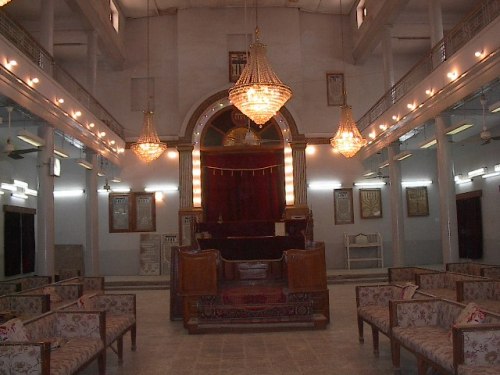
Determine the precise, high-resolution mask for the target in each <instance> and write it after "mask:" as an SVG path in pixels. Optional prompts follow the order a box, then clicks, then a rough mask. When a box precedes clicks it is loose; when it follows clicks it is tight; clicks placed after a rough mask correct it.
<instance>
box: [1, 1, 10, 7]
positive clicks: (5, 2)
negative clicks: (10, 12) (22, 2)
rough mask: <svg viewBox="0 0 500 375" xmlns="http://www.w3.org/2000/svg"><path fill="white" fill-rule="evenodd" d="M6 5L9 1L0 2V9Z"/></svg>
mask: <svg viewBox="0 0 500 375" xmlns="http://www.w3.org/2000/svg"><path fill="white" fill-rule="evenodd" d="M7 3H10V0H0V7H3V6H4V5H5V4H7Z"/></svg>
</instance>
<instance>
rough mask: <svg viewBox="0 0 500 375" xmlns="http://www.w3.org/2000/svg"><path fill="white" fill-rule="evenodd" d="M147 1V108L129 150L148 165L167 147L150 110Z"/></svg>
mask: <svg viewBox="0 0 500 375" xmlns="http://www.w3.org/2000/svg"><path fill="white" fill-rule="evenodd" d="M146 1H147V13H148V14H147V17H148V19H147V23H146V25H147V30H146V38H147V40H146V49H147V52H146V59H147V88H146V90H147V94H146V95H147V107H148V109H147V110H146V111H144V120H143V124H142V131H141V135H140V136H139V139H138V140H137V142H136V143H134V144H132V146H130V148H131V149H132V151H134V152H135V153H136V155H137V156H139V158H141V159H142V160H144V161H145V162H146V163H150V162H152V161H153V160H156V159H158V158H159V157H160V155H161V154H163V152H164V151H165V150H166V149H167V145H166V144H165V143H163V142H161V141H160V138H158V134H157V133H156V129H155V125H154V123H153V111H151V110H150V104H151V100H153V98H152V96H150V95H149V94H150V87H149V84H150V82H149V81H150V75H149V17H150V16H149V0H146Z"/></svg>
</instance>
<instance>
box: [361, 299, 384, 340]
mask: <svg viewBox="0 0 500 375" xmlns="http://www.w3.org/2000/svg"><path fill="white" fill-rule="evenodd" d="M358 315H359V316H360V317H361V318H363V320H365V321H366V322H368V323H371V324H373V325H374V326H376V327H377V328H378V329H379V330H380V331H381V332H383V333H385V334H386V335H388V334H389V326H390V322H389V308H388V307H387V306H377V305H368V306H363V307H359V308H358Z"/></svg>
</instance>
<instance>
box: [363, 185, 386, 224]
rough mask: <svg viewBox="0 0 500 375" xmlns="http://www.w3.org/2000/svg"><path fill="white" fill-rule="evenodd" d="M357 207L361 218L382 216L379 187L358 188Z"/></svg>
mask: <svg viewBox="0 0 500 375" xmlns="http://www.w3.org/2000/svg"><path fill="white" fill-rule="evenodd" d="M359 209H360V216H361V218H362V219H378V218H381V217H382V191H381V190H380V189H360V190H359Z"/></svg>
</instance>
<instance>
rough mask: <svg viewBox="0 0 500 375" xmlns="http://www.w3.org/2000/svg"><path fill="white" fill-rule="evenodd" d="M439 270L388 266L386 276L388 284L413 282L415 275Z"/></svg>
mask: <svg viewBox="0 0 500 375" xmlns="http://www.w3.org/2000/svg"><path fill="white" fill-rule="evenodd" d="M432 272H440V271H436V270H433V269H430V268H423V267H389V268H388V269H387V276H388V280H389V284H405V283H415V275H417V274H421V273H432Z"/></svg>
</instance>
